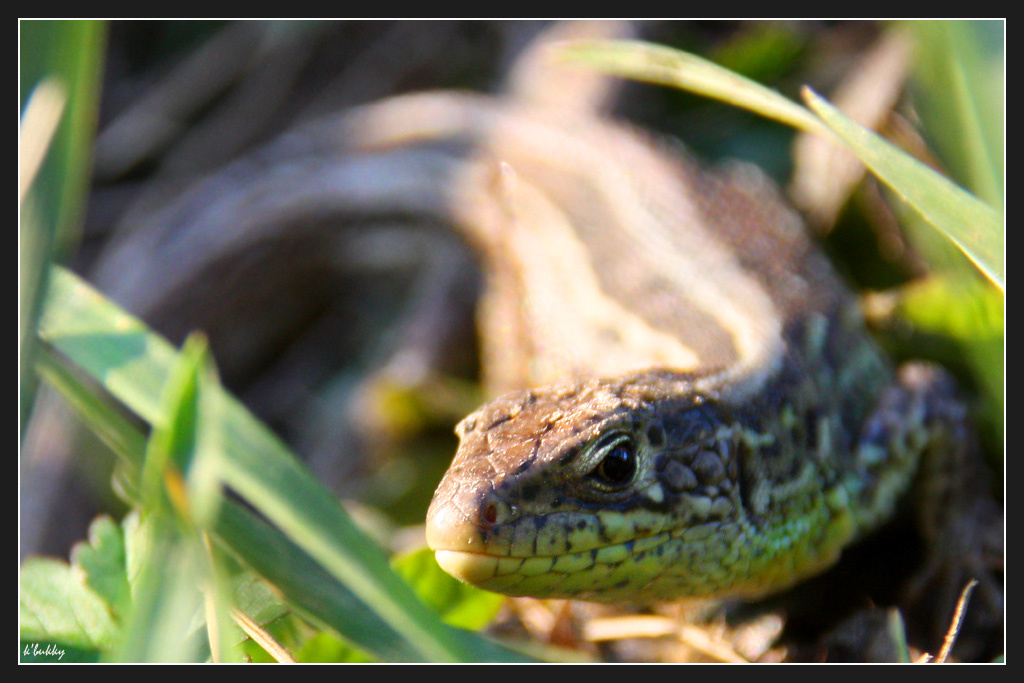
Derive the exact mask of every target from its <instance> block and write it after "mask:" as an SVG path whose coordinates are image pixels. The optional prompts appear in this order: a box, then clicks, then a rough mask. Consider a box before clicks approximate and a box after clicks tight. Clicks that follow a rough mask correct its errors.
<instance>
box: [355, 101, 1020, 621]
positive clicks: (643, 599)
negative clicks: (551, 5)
mask: <svg viewBox="0 0 1024 683" xmlns="http://www.w3.org/2000/svg"><path fill="white" fill-rule="evenodd" d="M583 99H586V98H583ZM557 101H558V98H557V97H555V98H554V99H551V98H548V99H545V98H544V97H540V98H538V97H532V96H523V95H522V93H519V94H515V93H513V95H511V96H505V97H489V96H484V95H470V94H452V93H427V94H416V95H406V96H400V97H397V98H393V99H391V100H389V101H386V102H384V103H382V104H374V105H369V106H368V107H367V108H366V109H364V110H362V111H360V112H359V113H357V114H356V115H354V116H353V117H352V119H351V121H350V122H349V124H348V127H347V128H346V135H347V137H348V138H349V139H352V140H358V141H359V142H358V143H357V144H356V148H357V149H362V150H363V151H375V152H380V151H381V150H383V149H387V148H396V147H409V146H416V145H426V146H431V145H433V146H434V147H437V146H439V145H441V146H444V145H447V146H448V147H449V148H451V149H453V150H457V152H453V155H454V157H455V158H457V163H454V164H453V165H452V166H451V167H450V168H448V169H447V170H446V172H450V174H451V175H450V177H448V179H447V181H446V183H445V187H446V189H445V194H446V205H447V211H448V212H449V213H450V215H451V216H452V220H453V222H454V223H455V224H456V225H457V227H458V229H459V230H460V231H461V232H462V233H463V234H464V235H465V236H466V238H467V240H468V241H469V242H471V243H472V244H473V245H474V246H475V247H476V248H477V250H478V251H479V253H480V254H481V257H482V260H483V263H484V271H485V273H486V278H487V281H486V287H485V293H484V295H483V302H482V306H481V314H480V315H481V328H482V334H481V336H482V339H483V345H484V348H483V356H484V361H485V363H484V365H485V368H486V372H487V380H488V386H489V387H490V388H491V389H492V391H493V392H494V393H495V394H496V396H497V397H496V398H494V399H493V400H491V401H489V402H487V403H486V404H485V405H483V406H482V407H480V408H479V409H478V410H476V411H475V412H473V413H471V414H470V415H469V416H467V417H466V418H465V419H463V420H462V421H461V422H460V423H459V424H458V426H457V428H456V433H457V435H458V436H459V438H460V444H459V447H458V450H457V453H456V455H455V457H454V459H453V461H452V463H451V466H450V468H449V469H448V471H447V473H446V474H445V475H444V477H443V479H442V481H441V482H440V484H439V486H438V487H437V490H436V492H435V494H434V497H433V500H432V502H431V504H430V507H429V510H428V512H427V518H426V535H427V542H428V544H429V546H430V547H431V548H432V549H433V550H434V551H435V555H436V558H437V561H438V562H439V564H440V565H441V566H442V567H443V568H444V569H445V570H446V571H447V572H449V573H450V574H452V575H453V576H455V577H457V578H459V579H460V580H462V581H465V582H468V583H471V584H474V585H476V586H479V587H481V588H484V589H487V590H491V591H496V592H499V593H504V594H507V595H511V596H532V597H541V598H572V599H580V600H588V601H596V602H623V601H627V602H634V603H636V602H639V603H649V602H656V601H667V600H676V599H680V598H709V597H725V596H737V597H744V598H753V597H759V596H763V595H766V594H770V593H773V592H777V591H780V590H782V589H785V588H787V587H789V586H791V585H793V584H794V583H796V582H799V581H801V580H803V579H806V578H808V577H810V576H813V575H815V574H817V573H820V572H821V571H823V570H824V569H826V568H828V567H829V566H831V565H832V564H834V563H835V562H836V561H837V559H838V558H839V556H840V554H841V552H842V551H843V549H844V548H846V547H848V546H850V545H851V544H852V543H854V542H855V541H857V540H858V539H860V538H862V537H864V536H865V535H867V534H869V533H870V532H871V531H872V530H874V529H876V528H878V527H879V526H880V525H881V524H883V523H884V522H886V521H887V520H888V519H889V518H890V517H892V516H893V514H894V512H895V510H896V507H897V505H898V504H899V502H900V500H901V499H902V498H904V496H905V495H906V494H907V492H908V490H909V489H910V488H911V487H912V486H913V485H914V482H915V479H917V478H921V479H927V480H928V481H930V482H940V483H939V484H937V485H935V484H933V485H930V486H928V485H926V486H923V487H920V488H921V489H922V491H923V492H922V493H920V494H919V499H920V500H921V502H920V507H921V509H922V510H924V511H925V512H924V513H923V515H922V517H923V519H924V520H925V521H924V526H925V527H926V535H927V536H928V538H929V542H930V544H931V546H932V547H933V548H935V550H934V552H933V554H932V556H931V558H930V560H929V568H928V569H927V570H926V571H925V572H924V575H926V576H930V575H933V574H937V573H939V572H940V571H944V570H945V569H947V568H948V567H949V566H950V565H952V564H957V563H962V564H963V565H965V566H966V567H967V569H966V571H967V572H968V573H971V574H974V575H981V574H984V573H985V570H984V568H983V567H982V563H981V562H980V560H977V558H978V557H981V556H983V555H985V554H986V552H985V551H983V550H982V549H981V546H982V545H984V544H985V543H988V541H987V540H982V539H979V538H978V537H977V535H976V534H973V532H971V531H970V529H971V528H973V527H972V526H971V523H973V522H975V521H977V520H978V519H985V520H988V519H990V518H991V517H992V516H993V515H995V514H997V513H996V512H994V507H993V506H994V504H991V503H989V502H984V503H975V502H973V501H975V500H976V499H977V498H978V495H977V493H978V491H984V490H985V483H984V472H983V470H982V468H981V467H979V466H978V465H977V464H976V463H975V458H974V456H973V455H972V452H973V451H974V450H975V444H974V437H973V435H972V433H971V428H970V425H969V420H968V417H967V412H966V408H965V406H964V404H963V402H962V401H961V400H960V399H959V397H958V395H957V389H956V387H955V383H954V381H953V380H952V379H951V377H950V376H949V375H948V374H947V373H946V372H945V371H944V370H942V369H941V368H939V367H937V366H935V365H930V364H927V363H923V362H913V363H908V364H906V365H904V366H902V367H899V368H896V367H894V366H893V364H892V363H891V362H890V361H889V360H888V359H887V358H886V357H885V355H884V354H883V352H882V351H881V350H880V348H879V346H878V345H877V343H876V342H875V341H874V340H873V338H872V337H871V335H870V334H869V333H868V331H867V329H866V327H865V324H864V321H863V319H862V315H861V313H860V310H859V307H858V302H857V299H856V297H855V296H854V295H853V294H852V293H851V292H850V291H849V290H848V289H847V288H846V286H845V285H844V284H843V283H842V281H841V280H840V278H839V277H838V276H837V274H836V273H835V272H834V270H833V268H832V266H831V265H830V264H829V262H828V260H827V259H826V257H825V256H824V254H823V253H822V252H821V251H820V249H819V248H818V247H817V246H816V245H815V244H813V242H812V240H811V238H810V237H809V235H808V234H807V231H806V228H805V226H804V224H803V223H802V221H801V219H800V217H799V216H798V215H797V214H796V212H795V211H794V210H792V209H791V208H790V207H789V206H788V205H787V204H786V202H785V201H784V200H783V198H782V197H781V195H780V193H779V191H778V190H777V189H776V188H775V187H774V185H773V184H772V183H771V182H770V181H769V180H767V178H766V177H765V176H764V175H763V174H762V173H760V172H759V171H757V170H756V169H753V168H752V167H750V166H748V165H743V164H736V163H734V164H726V165H722V166H719V167H709V166H706V165H704V164H701V163H700V162H698V161H696V160H695V159H694V158H692V157H691V156H690V155H689V154H688V153H687V152H685V151H684V150H681V149H679V148H678V147H669V146H667V145H666V144H664V143H659V142H656V141H653V140H652V139H651V138H650V137H649V136H645V135H644V134H642V133H639V132H637V131H635V130H633V129H631V128H629V127H627V126H624V125H622V124H618V123H615V122H613V121H610V120H608V119H606V118H603V117H601V116H600V115H598V114H596V113H595V112H594V111H593V109H592V108H590V106H589V103H588V104H587V106H579V107H573V106H563V107H559V106H556V105H555V104H552V102H557ZM922 472H925V473H926V474H927V477H926V476H925V475H922V474H921V473H922ZM951 482H956V483H955V484H954V483H951ZM981 498H984V496H983V495H982V496H981ZM953 511H956V512H953ZM961 511H966V512H962V513H961ZM961 514H962V515H963V516H958V515H961ZM954 518H955V519H954ZM951 519H952V520H954V521H953V522H952V523H950V520H951ZM965 520H966V521H965ZM986 523H987V522H986ZM950 527H953V528H954V530H953V531H949V528H950ZM997 552H1001V549H1000V550H999V551H997ZM989 554H991V552H989ZM953 573H954V574H955V575H956V577H957V579H956V580H957V581H959V580H960V579H961V574H962V573H958V572H953ZM983 580H984V579H983ZM959 587H960V586H959V585H958V586H956V589H957V590H958V589H959ZM987 589H988V590H989V592H990V593H994V592H995V588H994V586H993V585H992V584H991V583H989V584H988V585H987Z"/></svg>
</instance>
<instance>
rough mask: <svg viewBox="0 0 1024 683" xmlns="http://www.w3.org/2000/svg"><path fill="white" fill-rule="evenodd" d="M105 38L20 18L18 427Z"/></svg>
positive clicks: (87, 138)
mask: <svg viewBox="0 0 1024 683" xmlns="http://www.w3.org/2000/svg"><path fill="white" fill-rule="evenodd" d="M104 36H105V32H104V27H103V24H102V22H95V21H22V22H20V24H19V38H20V45H19V69H20V79H19V104H20V106H21V107H22V116H23V118H22V120H21V126H20V129H19V140H18V143H19V144H18V151H19V173H20V175H21V179H20V180H19V192H18V196H19V201H18V204H19V209H20V225H19V237H20V240H19V260H18V264H19V287H20V292H19V305H20V315H19V320H18V322H19V324H20V326H21V334H20V337H21V338H20V340H19V353H20V357H21V359H22V366H21V369H22V372H21V397H20V404H21V420H22V423H21V426H22V428H24V426H25V424H27V419H28V415H29V414H30V408H31V405H32V402H33V400H34V395H35V377H34V375H33V373H32V368H33V367H34V354H35V341H36V337H35V329H36V324H37V321H38V318H39V314H40V310H41V305H42V302H43V299H44V297H45V292H46V279H45V278H46V274H47V272H48V270H47V269H48V268H49V263H50V261H51V260H52V259H53V258H54V255H55V254H58V255H59V254H60V253H61V252H62V251H64V248H65V247H66V245H67V244H68V243H71V242H73V241H76V240H77V237H76V233H77V230H76V227H77V224H78V222H79V220H80V217H81V214H82V207H83V203H84V197H85V192H86V188H87V186H88V178H89V156H90V154H91V151H92V139H93V137H94V133H95V127H96V111H97V108H98V100H99V82H100V72H101V61H102V60H101V56H102V52H103V45H104V42H105V41H104ZM30 101H31V103H32V104H31V105H30V104H29V103H30Z"/></svg>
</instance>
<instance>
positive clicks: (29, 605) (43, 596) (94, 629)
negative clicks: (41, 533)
mask: <svg viewBox="0 0 1024 683" xmlns="http://www.w3.org/2000/svg"><path fill="white" fill-rule="evenodd" d="M18 627H19V630H20V636H21V643H22V648H21V653H22V661H26V662H32V661H68V660H69V659H74V660H77V661H96V660H98V659H99V656H100V653H101V652H103V651H104V650H106V649H109V648H111V647H112V646H113V645H114V643H115V642H116V637H117V629H116V626H115V624H114V619H113V617H112V614H111V611H110V609H109V605H107V603H105V602H104V600H103V598H101V597H100V596H99V595H97V594H96V593H95V592H94V591H93V590H92V589H91V588H90V587H89V586H88V584H87V583H86V579H85V575H84V573H83V572H82V571H81V570H80V569H77V568H73V567H71V566H70V565H68V564H67V563H65V562H61V561H59V560H53V559H49V558H29V559H28V560H26V561H25V563H24V564H23V565H22V567H21V591H20V593H19V596H18ZM47 645H53V646H55V647H56V648H58V649H63V650H66V652H65V655H64V656H63V657H61V656H46V655H35V654H34V652H35V650H36V649H37V648H43V649H45V648H46V647H47ZM33 646H34V647H33ZM26 647H29V653H28V655H26V654H25V652H26V649H25V648H26Z"/></svg>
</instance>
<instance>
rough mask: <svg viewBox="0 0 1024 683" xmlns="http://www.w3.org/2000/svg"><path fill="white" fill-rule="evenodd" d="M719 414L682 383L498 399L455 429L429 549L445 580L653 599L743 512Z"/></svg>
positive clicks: (648, 378)
mask: <svg viewBox="0 0 1024 683" xmlns="http://www.w3.org/2000/svg"><path fill="white" fill-rule="evenodd" d="M718 413H719V408H718V406H717V405H716V403H715V402H714V401H713V400H712V399H711V398H710V397H708V396H704V395H702V394H700V393H699V392H697V391H696V390H695V389H694V388H693V385H692V382H691V381H690V377H689V376H687V375H681V374H673V373H660V372H648V373H640V374H634V375H629V376H626V377H622V378H617V379H602V380H589V381H585V382H575V383H566V384H561V385H554V386H551V387H547V388H544V389H532V390H527V391H519V392H514V393H511V394H507V395H505V396H502V397H500V398H498V399H496V400H494V401H492V402H491V403H488V404H486V405H484V406H483V407H482V408H480V409H479V410H477V411H476V412H474V413H472V414H471V415H469V416H468V417H466V418H465V419H464V420H463V421H462V422H461V423H460V424H459V426H458V427H457V429H456V431H457V433H458V435H459V437H460V438H461V443H460V446H459V450H458V452H457V454H456V456H455V459H454V460H453V462H452V465H451V467H450V468H449V470H448V472H447V473H446V475H445V477H444V479H443V480H442V481H441V484H440V485H439V486H438V489H437V491H436V493H435V494H434V499H433V501H432V503H431V505H430V509H429V511H428V513H427V541H428V544H429V545H430V547H431V548H433V549H434V550H435V552H436V554H437V558H438V561H439V563H440V564H441V566H442V567H444V568H445V570H446V571H448V572H449V573H451V574H453V575H454V576H456V577H457V578H460V579H462V580H464V581H467V582H469V583H472V584H475V585H478V586H480V587H482V588H486V589H489V590H494V591H497V592H502V593H506V594H509V595H531V596H535V597H580V598H585V599H592V600H602V601H609V600H620V599H629V598H630V597H631V596H633V595H640V594H641V592H642V593H643V594H644V595H645V596H649V595H651V594H652V588H653V589H654V590H653V592H654V594H656V593H657V585H653V586H652V585H649V584H651V583H652V582H654V584H657V575H658V574H661V573H663V569H662V568H663V567H664V564H665V563H664V562H663V561H661V560H663V559H665V558H664V557H663V556H664V555H665V554H666V553H668V554H671V555H679V554H681V555H686V553H687V549H688V548H691V549H692V544H690V545H688V544H687V538H688V536H692V537H696V536H697V535H703V536H707V534H708V533H711V532H712V530H713V527H714V525H720V524H723V523H727V522H728V521H729V520H730V519H731V518H732V517H733V516H735V515H736V510H737V508H738V507H739V505H738V495H739V491H738V489H739V486H738V485H737V481H738V476H737V475H738V472H737V470H738V467H737V463H736V458H735V457H733V449H732V448H731V436H730V434H729V432H728V429H727V428H726V427H725V425H724V424H722V422H721V421H720V419H719V415H718ZM704 545H706V544H704ZM657 558H661V559H660V560H659V559H657ZM684 560H685V558H684ZM684 565H685V562H684V563H683V565H680V566H684ZM677 583H678V582H672V585H673V586H675V585H676V584H677ZM673 590H674V589H673ZM676 592H677V591H676Z"/></svg>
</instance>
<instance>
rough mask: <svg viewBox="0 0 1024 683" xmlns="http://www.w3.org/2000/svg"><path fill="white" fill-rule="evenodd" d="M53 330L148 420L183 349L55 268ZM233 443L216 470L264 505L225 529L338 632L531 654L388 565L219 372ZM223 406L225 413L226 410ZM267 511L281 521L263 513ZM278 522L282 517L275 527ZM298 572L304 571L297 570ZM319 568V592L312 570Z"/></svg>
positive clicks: (460, 654)
mask: <svg viewBox="0 0 1024 683" xmlns="http://www.w3.org/2000/svg"><path fill="white" fill-rule="evenodd" d="M51 278H52V279H51V282H52V287H51V294H50V297H49V301H48V304H47V307H46V311H45V314H44V317H43V320H42V324H41V328H40V336H41V338H42V339H43V341H44V342H45V343H46V344H47V345H49V346H50V347H52V348H53V349H54V350H55V351H56V352H58V354H59V355H56V356H55V357H57V358H67V359H69V360H70V361H72V362H73V363H74V364H75V366H76V367H77V368H78V369H79V370H81V371H84V372H85V373H87V374H88V375H90V376H91V377H93V378H94V379H96V380H97V381H98V382H99V383H100V384H101V385H102V386H103V387H104V389H105V390H106V391H108V392H110V394H111V395H112V396H113V397H114V398H116V399H117V400H119V401H121V402H123V403H124V405H125V406H126V407H127V408H129V409H130V410H132V411H133V412H135V413H136V414H138V415H139V416H140V417H142V418H143V419H145V420H147V421H149V422H150V423H158V422H159V421H160V420H161V419H162V418H161V408H160V398H159V394H160V391H161V390H162V388H163V386H164V385H165V383H166V382H167V380H168V377H169V376H170V369H171V367H172V366H173V363H174V362H175V359H176V358H177V354H176V352H175V351H174V350H173V348H171V346H170V345H169V344H168V343H167V342H166V341H164V340H163V339H161V338H160V337H158V336H157V335H155V334H153V333H151V332H149V331H148V330H147V329H146V328H145V327H144V326H143V325H142V323H140V322H139V321H138V320H136V319H134V318H132V317H131V316H129V315H127V314H125V313H124V312H123V311H121V310H120V309H119V308H117V307H116V306H115V305H114V304H112V303H110V302H109V301H106V300H105V299H103V298H102V297H101V296H99V295H98V294H97V293H96V292H95V291H93V290H92V289H91V288H90V287H88V286H87V285H86V284H85V283H84V282H82V281H81V280H79V279H78V278H77V277H76V276H74V275H72V274H71V273H69V272H67V271H64V270H63V269H59V268H57V269H54V271H53V273H52V276H51ZM203 391H210V392H211V393H214V392H216V393H220V396H219V398H218V400H219V401H222V412H223V419H222V420H221V422H222V424H221V425H220V426H219V427H218V428H219V429H221V430H223V437H222V438H219V439H218V440H219V441H220V442H221V443H222V444H223V450H224V452H223V453H220V454H219V455H218V457H217V458H216V462H217V474H218V478H219V479H220V480H222V481H223V482H225V484H226V485H227V486H229V487H230V488H231V489H232V490H233V491H235V492H236V493H238V494H240V495H241V496H242V497H243V498H245V499H246V501H247V502H248V503H249V504H250V505H251V506H252V507H253V508H254V509H255V510H256V511H257V514H254V513H253V512H252V511H250V510H249V509H248V508H244V507H243V506H239V505H222V506H221V510H220V511H219V513H218V514H217V515H216V521H215V522H214V526H213V529H212V531H213V533H214V536H215V538H216V539H217V540H218V541H219V542H221V543H223V544H224V545H225V547H227V549H228V550H229V551H231V552H232V553H233V554H235V555H237V556H238V557H240V558H241V559H242V560H243V561H244V562H245V563H246V564H248V565H249V566H251V567H253V568H254V569H255V570H256V571H257V572H259V573H261V574H262V575H263V576H265V577H266V578H267V579H268V580H269V581H271V582H272V583H274V584H275V585H276V586H278V588H280V589H282V592H284V593H285V594H286V595H288V597H289V598H290V599H292V600H294V601H295V602H296V604H297V605H298V606H299V607H300V609H303V610H306V611H308V612H310V613H312V614H314V615H315V616H317V617H319V618H321V619H322V620H323V621H324V622H325V623H327V624H329V625H330V626H332V627H333V628H336V629H337V630H338V632H339V634H340V635H342V636H343V637H345V638H348V639H350V640H351V641H352V642H355V643H357V644H358V645H360V646H361V647H365V648H366V649H367V650H368V651H370V652H372V653H374V654H375V655H377V656H378V657H382V658H391V659H400V660H411V661H422V660H446V661H447V660H454V661H467V660H471V661H494V660H503V661H507V660H510V659H511V660H520V661H521V660H522V657H519V656H517V655H515V654H514V653H511V652H509V651H507V650H504V649H503V648H500V647H498V646H497V645H495V644H493V643H491V642H489V641H487V640H486V639H483V638H481V637H479V636H477V635H476V634H472V633H468V632H463V631H459V630H456V629H453V628H451V627H449V626H447V625H445V624H443V623H442V622H441V621H440V620H439V619H438V618H437V616H436V615H434V614H433V613H432V612H431V611H430V610H429V609H428V608H426V607H425V606H424V605H423V604H422V603H421V602H420V601H419V600H418V599H417V598H416V597H415V596H414V595H413V593H412V590H411V588H410V587H409V586H408V585H407V584H406V583H405V582H404V581H402V580H401V579H399V578H398V577H397V576H396V575H395V574H394V573H393V572H392V571H391V569H390V568H389V566H388V563H387V561H386V558H385V556H384V554H383V553H382V552H381V551H380V549H379V548H378V547H377V546H376V545H375V544H374V543H373V542H372V541H371V540H370V539H368V538H367V537H366V536H365V535H363V534H362V533H361V532H360V531H359V530H358V529H357V528H356V526H355V525H354V524H353V523H352V521H351V520H350V519H349V518H348V516H347V515H346V514H345V512H344V510H343V509H342V508H341V506H340V505H338V503H337V501H336V500H335V499H334V498H333V497H332V496H331V495H330V494H329V493H328V492H327V491H325V490H324V489H323V488H322V487H321V486H320V485H319V484H318V483H317V482H316V481H315V480H314V479H313V478H312V477H311V476H310V475H309V474H308V473H307V472H306V471H305V470H304V469H303V468H302V467H301V466H300V465H299V464H298V462H297V461H296V460H295V459H294V457H293V456H292V455H291V453H289V452H288V450H287V448H286V447H285V446H284V445H283V444H281V443H280V441H278V440H277V439H276V437H274V436H273V435H272V434H271V433H270V432H269V430H267V429H266V428H265V427H264V426H263V425H261V424H260V423H259V422H258V421H257V420H256V419H255V418H253V417H252V416H251V415H250V414H249V413H248V411H246V410H245V409H244V408H243V407H242V406H241V405H240V404H239V403H238V402H237V401H236V400H235V399H233V398H232V397H231V396H230V395H228V394H227V393H226V392H223V390H222V389H221V388H220V387H219V385H217V384H215V383H211V382H208V381H204V382H202V383H201V389H200V392H201V393H202V392H203ZM215 412H221V410H220V409H219V410H218V411H215ZM261 515H262V516H263V517H265V519H266V520H269V521H270V522H271V523H272V525H271V524H267V523H266V522H264V521H262V520H261V519H260V516H261ZM275 527H277V528H275ZM296 571H301V572H302V573H300V574H298V575H296V573H295V572H296ZM307 573H309V574H312V575H313V576H317V575H318V576H320V585H319V588H318V589H317V590H316V592H314V593H310V591H311V588H310V584H309V581H308V574H307Z"/></svg>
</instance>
